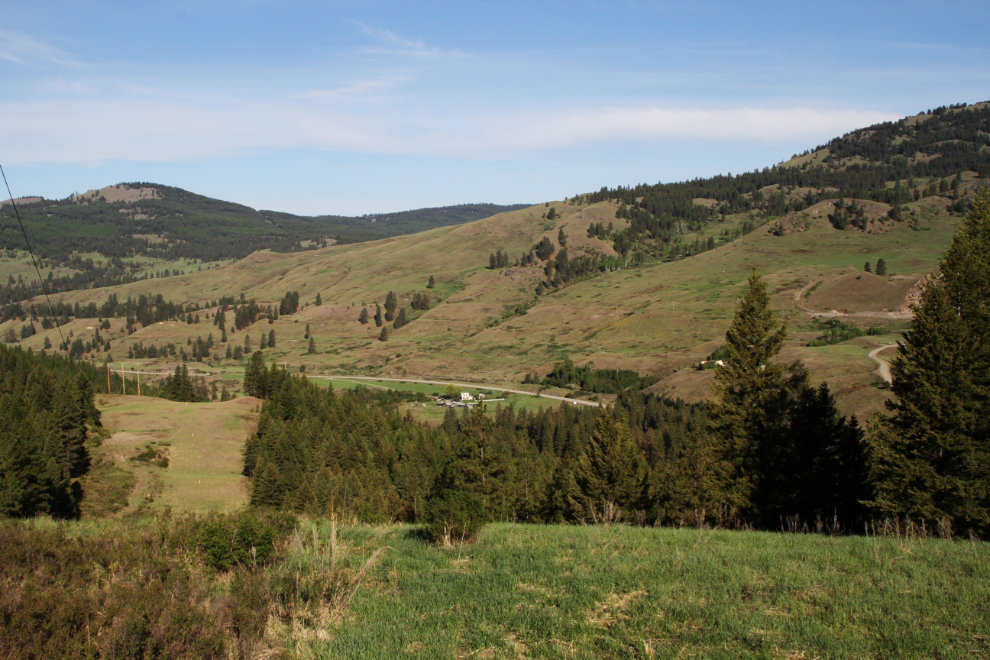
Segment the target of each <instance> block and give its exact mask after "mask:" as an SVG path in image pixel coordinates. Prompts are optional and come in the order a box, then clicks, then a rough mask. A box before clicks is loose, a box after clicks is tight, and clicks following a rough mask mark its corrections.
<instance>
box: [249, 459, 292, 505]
mask: <svg viewBox="0 0 990 660" xmlns="http://www.w3.org/2000/svg"><path fill="white" fill-rule="evenodd" d="M259 468H260V470H258V474H257V475H256V476H255V477H254V479H252V480H251V506H257V507H278V506H281V504H282V500H283V499H284V493H283V491H282V486H281V483H280V478H279V471H278V468H277V467H276V466H275V464H274V463H269V462H266V463H265V464H264V465H263V466H259Z"/></svg>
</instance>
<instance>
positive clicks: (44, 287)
mask: <svg viewBox="0 0 990 660" xmlns="http://www.w3.org/2000/svg"><path fill="white" fill-rule="evenodd" d="M0 174H2V175H3V185H5V186H7V194H8V195H10V205H11V206H13V207H14V215H16V216H17V224H19V225H20V226H21V233H22V234H24V242H25V243H27V248H28V252H30V253H31V261H32V262H33V263H34V270H35V271H36V272H37V273H38V281H39V282H41V290H42V291H44V292H45V300H47V301H48V309H50V310H51V312H52V319H53V320H54V321H55V327H56V328H57V329H58V336H59V337H61V338H62V346H64V347H65V352H66V353H68V352H69V344H68V343H67V342H66V341H65V335H63V334H62V326H60V325H59V324H58V316H56V315H55V306H54V305H52V299H51V298H50V297H49V295H48V287H47V286H45V280H44V279H42V277H41V269H40V268H38V260H37V259H36V258H35V256H34V250H32V249H31V241H29V240H28V235H27V231H25V230H24V223H23V222H21V213H20V211H18V210H17V204H15V203H14V194H13V193H12V192H10V184H9V183H7V174H6V172H4V171H3V165H0ZM69 360H70V361H71V360H72V355H71V354H70V355H69Z"/></svg>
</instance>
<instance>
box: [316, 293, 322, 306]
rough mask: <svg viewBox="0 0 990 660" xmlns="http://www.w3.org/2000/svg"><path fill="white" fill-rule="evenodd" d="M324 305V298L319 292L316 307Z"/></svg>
mask: <svg viewBox="0 0 990 660" xmlns="http://www.w3.org/2000/svg"><path fill="white" fill-rule="evenodd" d="M322 304H323V298H322V296H320V294H319V292H317V294H316V306H317V307H319V306H321V305H322Z"/></svg>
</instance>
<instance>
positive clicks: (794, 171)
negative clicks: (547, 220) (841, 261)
mask: <svg viewBox="0 0 990 660" xmlns="http://www.w3.org/2000/svg"><path fill="white" fill-rule="evenodd" d="M988 141H990V103H986V102H985V103H978V104H975V105H966V104H965V103H963V104H959V105H954V106H947V107H946V106H943V107H940V108H936V109H935V110H929V111H928V112H927V113H922V114H919V115H917V116H914V117H907V118H905V119H902V120H900V121H897V122H884V123H882V124H876V125H873V126H869V127H867V128H862V129H858V130H856V131H853V132H852V133H848V134H846V135H843V136H842V137H838V138H835V139H833V140H830V141H829V142H828V143H827V144H825V145H822V146H819V147H816V148H815V149H814V150H813V151H805V152H804V153H803V154H801V155H795V156H794V158H792V159H791V160H790V161H788V162H786V163H782V164H780V165H777V166H775V167H764V168H763V169H762V170H758V171H753V172H747V173H743V174H737V175H732V174H731V173H730V174H727V175H719V176H714V177H711V178H707V179H694V180H692V181H683V182H679V183H657V184H654V185H646V184H641V185H638V186H635V187H621V186H620V187H618V188H612V189H610V188H608V187H602V189H601V190H599V191H598V192H596V193H592V194H590V195H580V194H579V195H576V196H575V197H576V198H579V199H582V201H585V202H587V203H595V202H599V201H604V200H613V199H614V200H617V201H618V202H619V203H620V205H621V207H620V210H619V213H618V216H617V217H619V218H624V219H627V220H628V221H629V227H628V229H626V230H625V231H608V230H606V229H605V228H604V227H598V228H596V232H598V233H600V234H601V235H602V236H603V237H605V236H606V235H607V236H608V237H609V238H611V239H612V240H613V241H614V243H615V249H616V251H618V252H620V253H622V254H626V253H627V252H629V251H630V250H631V249H633V247H634V246H637V245H639V246H646V247H645V249H647V250H650V251H656V252H658V253H659V252H660V250H661V243H662V244H665V245H667V246H670V244H671V243H672V242H673V240H674V238H676V237H677V236H678V235H679V234H682V233H684V231H685V229H687V230H690V231H694V230H697V229H700V228H701V227H703V226H704V225H706V224H709V223H713V222H719V221H724V218H725V216H726V215H729V214H735V213H754V214H755V217H761V218H766V217H771V216H782V215H784V214H786V213H790V212H797V211H803V210H804V209H806V208H808V207H809V206H812V205H814V204H816V203H818V202H821V201H823V200H836V199H838V200H843V199H850V198H851V199H854V200H856V199H860V200H872V201H876V202H881V203H884V204H888V205H890V206H891V207H893V208H892V209H891V217H892V218H894V219H896V220H901V217H900V215H901V209H900V207H901V205H902V204H906V203H909V202H912V201H915V202H916V201H919V200H921V199H923V198H924V197H927V196H935V195H948V196H950V197H951V200H952V201H951V204H950V208H951V210H952V211H954V212H957V213H960V212H962V211H964V210H965V208H966V207H965V203H964V201H963V195H962V194H961V193H962V192H964V191H961V190H960V177H959V175H960V173H962V172H966V171H971V172H975V173H976V176H977V178H979V179H990V148H988ZM699 202H701V203H699ZM651 241H652V242H654V243H655V245H653V246H651V245H650V242H651ZM651 247H652V250H651ZM692 247H693V248H694V249H693V251H694V252H698V251H703V250H705V249H710V248H711V247H713V246H712V245H697V246H692ZM669 249H670V248H669V247H668V250H669Z"/></svg>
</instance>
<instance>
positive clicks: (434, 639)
mask: <svg viewBox="0 0 990 660" xmlns="http://www.w3.org/2000/svg"><path fill="white" fill-rule="evenodd" d="M322 525H323V527H324V529H323V533H324V535H325V533H326V529H325V528H326V527H327V525H326V524H325V523H323V524H322ZM903 532H904V530H903V529H902V530H900V533H899V534H898V533H894V530H893V529H892V530H891V534H888V535H886V536H885V535H883V534H881V535H879V536H874V535H872V534H871V535H870V536H858V537H830V536H827V535H806V534H787V533H774V532H739V531H711V530H696V529H679V528H637V527H625V526H613V527H580V526H571V527H568V526H540V525H532V526H530V525H514V524H507V523H502V524H495V525H490V526H488V527H486V528H485V529H484V530H483V531H482V533H481V535H480V537H479V539H478V540H477V542H475V543H473V544H463V545H462V544H455V545H454V546H453V547H450V548H439V547H437V546H435V545H431V544H428V543H426V542H425V541H424V540H423V539H421V538H420V537H419V536H418V534H417V533H416V531H415V529H413V528H410V527H405V526H397V527H385V528H381V527H351V528H346V529H344V530H343V532H342V540H343V544H344V546H345V547H347V548H348V556H349V557H351V560H352V561H355V562H358V563H360V561H362V558H366V557H368V556H369V555H370V554H371V553H372V552H373V551H375V550H377V549H384V552H383V554H382V556H381V557H380V558H379V560H378V563H377V565H375V566H374V567H373V568H372V569H371V570H370V572H369V573H368V574H366V576H365V578H364V581H363V583H362V585H361V587H360V589H359V590H358V592H357V594H356V596H355V597H354V598H353V600H352V602H351V608H350V612H349V613H348V614H347V615H346V616H344V617H343V618H342V619H341V620H340V621H339V623H338V624H336V625H335V626H334V628H333V630H331V631H328V633H329V634H328V639H324V640H313V641H311V642H308V643H300V644H299V645H298V647H297V651H298V652H301V653H304V654H312V655H311V657H316V658H334V659H341V658H368V657H422V658H467V657H482V658H579V657H580V658H592V657H594V658H685V657H705V658H867V657H869V658H894V657H896V658H933V657H938V658H982V657H987V655H988V654H990V639H988V635H987V630H990V610H988V608H987V606H986V586H987V584H988V583H990V553H988V550H987V548H986V546H985V544H983V543H979V542H975V543H974V542H970V541H945V540H938V539H932V538H927V539H921V538H918V537H917V536H911V535H906V534H904V533H903Z"/></svg>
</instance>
